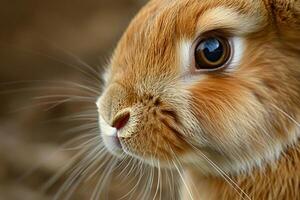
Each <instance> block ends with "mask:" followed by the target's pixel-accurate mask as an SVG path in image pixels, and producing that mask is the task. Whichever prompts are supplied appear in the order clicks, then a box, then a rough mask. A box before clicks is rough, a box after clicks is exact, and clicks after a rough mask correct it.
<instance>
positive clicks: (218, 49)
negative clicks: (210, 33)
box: [202, 38, 224, 62]
mask: <svg viewBox="0 0 300 200" xmlns="http://www.w3.org/2000/svg"><path fill="white" fill-rule="evenodd" d="M202 50H203V53H204V55H205V57H206V59H207V60H208V61H210V62H217V61H219V60H220V59H221V58H222V56H223V51H224V49H223V45H222V43H221V42H220V41H219V40H218V39H215V38H211V39H207V40H205V41H204V43H203V46H202Z"/></svg>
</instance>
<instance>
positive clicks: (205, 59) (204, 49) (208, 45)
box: [194, 37, 231, 71]
mask: <svg viewBox="0 0 300 200" xmlns="http://www.w3.org/2000/svg"><path fill="white" fill-rule="evenodd" d="M230 55H231V46H230V44H229V41H228V40H227V39H225V38H221V37H209V38H205V39H202V40H201V41H200V42H199V43H198V44H197V46H196V48H195V53H194V56H195V65H196V66H195V67H196V69H197V70H206V71H214V70H217V69H220V68H222V67H223V66H224V65H225V64H226V63H227V61H228V60H229V58H230Z"/></svg>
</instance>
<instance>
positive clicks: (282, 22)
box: [98, 0, 300, 199]
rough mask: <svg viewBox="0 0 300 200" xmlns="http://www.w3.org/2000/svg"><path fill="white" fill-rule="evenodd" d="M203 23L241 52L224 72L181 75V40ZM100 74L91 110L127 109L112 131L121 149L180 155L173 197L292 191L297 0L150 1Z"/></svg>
mask: <svg viewBox="0 0 300 200" xmlns="http://www.w3.org/2000/svg"><path fill="white" fill-rule="evenodd" d="M211 32H217V33H218V34H222V35H225V36H228V37H237V38H240V39H241V40H242V41H243V42H242V46H243V49H244V50H243V52H242V55H241V58H240V60H239V62H238V63H235V66H234V69H233V70H232V71H226V70H225V71H222V72H217V73H208V74H193V73H192V72H188V73H190V75H189V76H193V79H189V76H185V73H186V72H183V70H182V67H183V66H181V65H182V63H184V62H183V61H182V55H181V54H180V49H181V48H182V46H181V44H182V42H183V44H185V43H184V41H195V39H196V38H197V37H198V36H199V35H200V36H201V35H202V34H210V33H211ZM106 78H107V81H106V85H105V91H104V93H103V95H102V96H101V97H100V99H99V102H98V106H99V113H100V115H101V116H102V117H103V118H104V119H105V121H106V122H107V123H108V124H112V122H113V121H114V118H115V116H116V115H117V114H118V113H120V112H122V111H123V110H124V109H128V110H129V112H130V120H129V122H128V124H127V125H126V126H125V127H124V129H122V130H121V131H120V132H119V135H118V136H119V138H120V141H121V144H122V147H123V150H124V151H125V152H126V153H128V154H130V155H132V156H134V157H138V158H140V159H142V160H144V161H145V162H150V163H151V162H153V160H155V161H160V162H161V163H162V164H170V163H171V164H172V163H173V162H174V163H177V162H181V163H182V164H183V166H184V168H185V171H186V182H187V183H188V187H185V188H183V190H186V191H185V192H183V193H184V194H183V195H186V196H183V197H182V198H183V199H188V198H190V197H189V194H188V190H189V189H190V190H191V191H192V193H193V195H195V196H194V197H195V198H194V199H199V198H203V199H238V198H241V197H240V194H241V193H243V192H244V193H246V194H247V195H248V196H249V197H250V198H253V199H300V191H299V188H300V185H299V181H300V179H299V178H300V168H299V166H300V160H299V159H300V147H299V145H300V144H299V142H298V138H299V136H300V131H299V130H300V126H299V123H298V122H297V121H299V119H300V3H299V1H296V0H294V1H293V0H264V1H261V0H254V1H250V0H238V1H237V0H207V1H199V0H153V1H150V2H149V3H148V4H147V5H146V6H145V7H144V8H143V9H142V10H141V11H140V13H139V14H138V15H137V16H136V17H135V19H134V20H133V21H132V23H131V25H130V26H129V27H128V29H127V31H126V32H125V34H124V36H123V37H122V39H121V40H120V42H119V44H118V46H117V48H116V51H115V53H114V55H113V57H112V59H111V63H110V68H109V69H108V74H107V77H106ZM293 144H296V146H295V147H292V145H293ZM285 151H286V154H285V153H284V152H285ZM209 161H211V162H209ZM212 163H213V164H212ZM213 165H216V166H217V167H218V169H220V170H222V172H224V173H227V174H230V175H231V177H232V178H233V180H234V181H235V182H236V183H237V185H230V184H228V183H227V182H226V181H225V180H224V179H223V178H222V177H221V176H220V172H218V170H216V169H215V167H213ZM192 182H194V184H191V183H192ZM235 189H236V190H237V191H235ZM197 193H199V194H200V197H197ZM210 194H212V195H214V196H207V195H210ZM244 198H248V197H247V196H246V195H244Z"/></svg>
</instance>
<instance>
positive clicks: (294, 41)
mask: <svg viewBox="0 0 300 200" xmlns="http://www.w3.org/2000/svg"><path fill="white" fill-rule="evenodd" d="M265 2H267V3H266V6H267V9H268V10H269V11H270V13H272V15H273V19H274V23H275V26H276V28H277V30H278V33H279V34H280V36H281V38H282V39H284V40H285V41H287V42H288V43H289V44H290V45H291V46H294V48H297V49H298V50H300V47H299V46H300V1H298V0H267V1H265Z"/></svg>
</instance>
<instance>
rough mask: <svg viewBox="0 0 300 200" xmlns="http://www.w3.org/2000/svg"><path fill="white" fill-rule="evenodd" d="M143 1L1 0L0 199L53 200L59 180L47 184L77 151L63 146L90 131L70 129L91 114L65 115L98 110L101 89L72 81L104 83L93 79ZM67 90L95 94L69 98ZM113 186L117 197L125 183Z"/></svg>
mask: <svg viewBox="0 0 300 200" xmlns="http://www.w3.org/2000/svg"><path fill="white" fill-rule="evenodd" d="M144 3H145V1H143V0H113V1H112V0H85V1H79V0H44V1H38V0H0V5H1V6H0V200H44V199H52V197H53V195H54V194H55V193H56V191H57V188H59V187H60V184H59V183H58V185H57V186H54V187H52V189H50V190H47V191H42V190H41V186H42V185H43V184H44V183H45V182H47V180H49V178H51V177H53V175H54V174H55V173H56V172H57V171H59V169H60V168H61V166H62V164H63V163H65V162H66V161H67V160H68V159H69V158H70V154H72V153H69V152H64V151H59V152H57V149H59V147H61V145H62V144H63V143H65V142H66V141H67V140H69V139H71V138H73V137H75V135H76V136H77V135H78V134H81V132H84V131H85V130H82V131H80V130H79V129H78V131H75V132H73V133H72V134H64V133H65V131H67V130H70V129H72V128H73V127H77V126H79V125H82V124H84V122H85V120H86V119H85V120H78V121H75V122H72V121H71V122H67V121H64V120H59V119H61V118H62V117H64V116H68V115H72V114H74V113H78V112H81V111H85V109H87V108H89V109H90V110H91V111H90V113H89V116H94V115H93V112H95V110H93V109H95V108H94V104H93V98H95V97H96V95H94V96H93V95H92V94H91V92H90V91H86V90H85V89H84V88H80V87H77V86H78V85H74V84H68V83H66V82H75V83H77V84H81V85H84V86H93V84H94V86H95V87H96V88H97V87H99V88H100V82H97V81H94V78H95V79H97V76H100V75H101V66H103V65H105V63H106V62H107V59H108V58H109V56H110V54H111V52H112V50H113V48H114V46H115V45H116V42H117V40H118V39H119V38H120V36H121V34H122V32H123V31H124V29H125V28H126V26H127V25H128V23H129V21H130V19H131V18H132V17H133V16H134V15H135V13H136V12H137V11H138V9H139V8H140V7H141V6H142V5H143V4H144ZM71 54H73V55H74V56H73V55H71ZM79 59H81V60H83V61H84V62H85V63H86V64H84V63H83V62H82V61H80V60H79ZM85 65H89V66H91V67H92V68H93V69H95V70H97V71H98V72H99V74H95V73H94V71H93V70H91V69H89V68H88V67H86V66H85ZM95 76H96V77H95ZM48 95H52V96H51V97H50V96H48ZM53 95H56V96H53ZM64 95H65V96H64ZM68 95H69V96H71V95H73V96H74V95H78V96H91V98H90V99H88V101H83V100H82V99H80V98H79V99H76V98H75V100H74V99H73V100H74V101H70V102H69V101H64V100H66V99H67V98H66V97H68ZM38 97H39V98H38ZM42 97H43V98H42ZM76 100H78V101H76ZM57 102H61V104H57ZM92 120H93V119H92ZM94 120H95V119H94ZM87 129H88V128H87ZM61 182H63V180H61ZM87 185H88V184H87ZM90 185H91V186H90V187H91V188H93V187H95V185H93V183H92V184H90ZM112 188H113V189H111V190H110V191H109V192H111V193H112V195H110V196H111V198H110V199H117V197H114V196H117V195H116V194H118V192H119V189H120V187H119V186H118V185H115V186H114V187H112ZM116 188H117V189H116ZM122 188H123V190H125V191H126V187H125V186H122ZM90 194H91V191H90V188H89V186H87V188H85V189H83V190H81V191H75V195H73V196H72V197H71V198H70V199H89V198H90ZM131 198H133V197H131ZM128 199H130V198H128Z"/></svg>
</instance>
